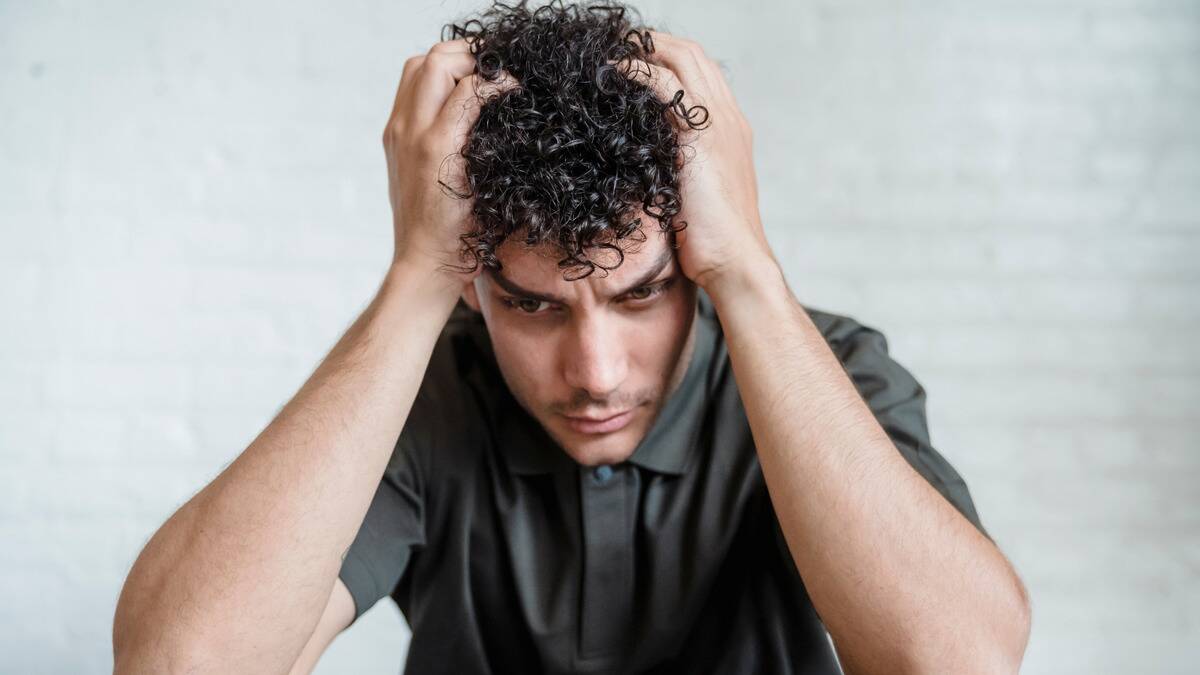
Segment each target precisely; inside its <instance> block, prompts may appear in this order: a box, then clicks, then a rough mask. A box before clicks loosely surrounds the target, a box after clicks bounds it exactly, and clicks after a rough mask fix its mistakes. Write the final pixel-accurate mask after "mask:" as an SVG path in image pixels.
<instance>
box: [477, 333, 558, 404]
mask: <svg viewBox="0 0 1200 675" xmlns="http://www.w3.org/2000/svg"><path fill="white" fill-rule="evenodd" d="M498 328H499V327H498ZM492 349H493V350H494V351H495V352H496V362H497V364H498V365H499V366H500V371H501V373H503V375H504V379H505V381H506V382H507V383H508V387H509V389H511V390H512V391H513V393H515V394H516V395H517V398H518V399H520V400H522V401H524V402H526V403H527V404H534V405H539V404H545V403H546V398H547V395H546V392H545V391H543V390H544V389H545V387H546V385H547V384H548V383H550V382H552V376H553V372H552V371H553V363H554V360H553V359H552V358H549V357H551V356H552V350H553V347H552V343H551V341H550V340H549V339H547V338H546V337H544V336H539V335H538V334H536V333H528V332H523V331H516V330H508V329H504V328H499V330H496V331H495V332H494V333H493V334H492Z"/></svg>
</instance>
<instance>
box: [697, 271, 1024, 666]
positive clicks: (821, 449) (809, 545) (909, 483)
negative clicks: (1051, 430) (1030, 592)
mask: <svg viewBox="0 0 1200 675" xmlns="http://www.w3.org/2000/svg"><path fill="white" fill-rule="evenodd" d="M747 269H748V270H750V269H752V270H754V271H753V272H749V271H747V272H746V273H744V274H742V275H740V278H738V279H737V280H735V281H732V282H731V283H725V282H730V279H727V278H721V279H720V280H719V281H718V279H716V278H714V279H713V280H712V281H713V284H712V285H711V290H709V292H710V294H711V295H712V297H713V302H714V305H715V306H716V308H717V313H718V315H719V316H720V317H721V322H722V324H723V326H724V327H725V335H726V340H727V342H728V344H729V355H730V361H731V363H732V366H733V371H734V377H735V378H736V379H737V383H738V390H739V391H740V392H741V394H742V400H743V402H744V403H745V407H746V414H747V417H748V418H749V421H750V428H751V431H752V433H753V435H754V443H755V446H756V447H757V449H758V456H759V462H760V463H761V465H762V469H763V476H764V478H765V479H766V483H767V489H768V492H769V493H770V496H771V502H772V504H773V505H774V507H775V513H776V515H777V517H778V519H779V524H780V527H781V528H782V530H783V533H784V536H785V538H786V539H787V543H788V548H789V549H790V550H791V553H792V557H793V559H794V560H795V562H796V568H797V569H798V570H799V572H800V575H801V576H802V577H803V578H804V583H805V586H806V588H807V590H808V593H809V595H810V597H811V598H812V601H813V605H814V606H815V607H816V609H817V611H818V612H819V613H820V615H821V619H822V620H823V621H824V622H825V625H826V627H827V628H828V629H829V632H830V634H831V635H832V636H833V639H834V644H835V645H836V647H837V650H838V655H839V657H840V658H841V660H842V665H843V667H844V668H845V670H846V672H847V673H933V672H937V673H952V672H953V673H1015V672H1017V669H1018V667H1019V666H1020V663H1021V659H1022V655H1023V654H1024V650H1025V644H1026V641H1027V640H1028V637H1029V606H1028V599H1027V597H1026V595H1025V589H1024V587H1023V585H1022V584H1021V581H1020V579H1019V578H1018V577H1017V574H1016V572H1015V571H1014V570H1013V569H1012V567H1011V566H1010V565H1009V563H1008V561H1007V560H1006V559H1005V558H1004V556H1003V555H1002V554H1001V553H1000V551H999V549H997V548H996V546H995V545H994V544H993V543H992V542H991V541H990V540H988V538H987V537H985V536H984V535H983V534H981V533H980V532H979V530H977V529H976V528H975V527H974V526H973V525H971V523H970V522H969V521H967V519H966V518H965V517H963V516H962V514H960V513H959V512H958V511H957V510H956V509H955V508H954V507H953V506H952V505H951V504H950V503H949V502H948V501H947V500H946V499H945V498H944V497H942V495H941V494H939V493H938V492H937V490H936V489H934V488H933V486H931V485H930V484H929V482H928V481H926V480H925V479H924V478H922V477H921V475H920V474H918V473H917V472H916V470H915V469H913V467H912V466H911V465H909V463H908V462H907V461H906V460H905V459H904V458H903V457H902V456H901V454H900V453H899V452H898V451H897V449H896V447H895V445H894V444H893V443H892V441H891V439H890V438H889V437H888V435H887V432H886V431H885V430H884V429H883V428H882V427H881V426H880V424H879V422H878V421H877V420H876V419H875V416H874V414H873V413H872V412H871V410H870V408H869V407H868V406H867V404H866V402H865V401H864V400H863V399H862V397H861V396H860V395H859V393H858V391H857V389H856V388H855V386H854V383H853V382H852V381H851V380H850V378H849V377H848V376H847V374H846V372H845V371H844V369H843V368H842V367H841V365H840V363H839V361H838V360H837V356H836V355H835V354H834V353H833V352H832V351H831V350H830V348H829V346H828V344H827V343H826V342H825V340H824V338H823V337H822V335H821V333H820V331H819V330H818V329H817V327H816V326H815V325H814V324H813V323H812V320H811V319H810V318H809V316H808V314H807V313H806V312H805V311H804V308H803V307H801V305H800V304H799V303H798V302H796V300H795V299H794V298H793V296H792V295H791V292H790V290H788V289H787V286H786V284H785V283H784V281H783V277H782V274H781V273H779V271H778V268H777V267H776V266H775V265H774V264H773V263H772V262H771V261H769V260H763V261H760V262H757V263H755V264H754V265H752V266H748V267H747Z"/></svg>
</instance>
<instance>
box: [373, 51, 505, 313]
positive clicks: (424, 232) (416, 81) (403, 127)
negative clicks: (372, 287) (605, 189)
mask: <svg viewBox="0 0 1200 675" xmlns="http://www.w3.org/2000/svg"><path fill="white" fill-rule="evenodd" d="M474 70H475V57H474V56H473V55H472V54H471V52H470V48H469V46H468V45H467V42H466V41H465V40H461V39H460V40H448V41H445V42H439V43H437V44H436V45H434V46H433V48H431V49H430V50H429V52H428V53H426V54H423V55H420V56H414V57H412V58H410V59H408V60H407V61H406V62H405V63H404V72H403V75H402V76H401V78H400V86H399V88H398V89H397V91H396V101H395V104H394V105H393V107H392V114H391V116H390V118H389V119H388V123H387V127H386V128H385V129H384V132H383V148H384V152H385V154H386V155H387V166H388V192H389V197H390V199H391V204H392V220H393V226H394V228H395V254H394V256H393V265H404V266H417V267H418V268H419V269H424V270H428V271H429V273H430V274H435V275H439V276H438V278H441V279H444V280H445V281H446V284H447V285H448V287H450V288H453V289H454V290H455V291H458V290H461V288H462V287H463V286H464V285H465V284H467V283H468V282H470V281H471V280H473V279H474V278H475V277H476V276H478V275H479V273H480V272H481V271H482V267H480V266H476V269H475V270H474V271H472V272H464V271H462V269H463V268H466V267H470V266H471V263H472V261H470V260H468V259H464V256H462V255H461V251H462V242H461V240H460V237H461V236H462V235H463V234H464V233H465V232H466V231H467V229H468V224H469V222H470V218H471V201H470V200H469V199H462V198H458V197H455V196H454V195H452V194H447V193H446V190H445V189H444V188H443V187H442V185H441V184H440V183H439V180H440V181H441V182H444V183H446V184H447V185H449V186H450V187H451V188H453V189H454V190H455V191H457V192H460V193H464V192H466V191H467V189H466V179H465V176H464V173H463V158H462V156H461V155H460V154H459V151H460V150H461V148H462V146H463V144H464V143H465V142H466V139H467V136H468V134H469V133H470V130H471V127H472V126H473V125H474V124H475V121H476V120H477V119H478V118H479V108H480V105H481V103H482V101H484V100H486V99H487V98H488V97H489V96H490V95H492V94H496V93H499V92H501V91H503V90H505V89H507V88H510V87H512V86H515V84H516V82H515V80H514V79H513V78H512V76H511V75H508V74H507V73H504V74H503V77H502V78H501V79H499V80H497V81H495V82H488V81H487V80H485V79H483V78H482V77H481V76H480V75H479V74H477V73H474V72H473V71H474Z"/></svg>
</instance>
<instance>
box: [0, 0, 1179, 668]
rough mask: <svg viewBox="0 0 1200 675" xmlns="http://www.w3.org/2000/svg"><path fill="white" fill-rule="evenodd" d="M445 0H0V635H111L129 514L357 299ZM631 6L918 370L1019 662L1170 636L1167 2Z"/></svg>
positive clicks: (805, 258) (142, 513)
mask: <svg viewBox="0 0 1200 675" xmlns="http://www.w3.org/2000/svg"><path fill="white" fill-rule="evenodd" d="M247 5H250V6H247ZM905 5H909V6H905ZM475 6H477V5H476V4H475V3H465V2H456V3H435V2H423V3H419V4H418V3H411V2H405V3H401V2H387V3H385V2H359V3H337V4H336V5H334V4H333V3H317V2H302V3H286V4H279V3H257V4H250V3H235V2H224V3H217V2H205V3H191V5H190V6H181V5H180V3H154V2H148V1H146V2H126V3H82V2H76V3H40V2H39V3H35V2H22V1H20V0H9V1H8V2H2V1H0V228H2V234H3V237H2V238H0V476H2V477H3V490H0V597H2V598H3V601H2V602H0V672H5V673H9V672H12V673H102V672H109V671H110V670H111V655H110V647H109V631H110V625H111V617H112V612H113V608H114V604H115V599H116V594H117V592H118V590H119V588H120V584H121V582H122V580H123V578H124V575H125V573H126V571H127V570H128V566H129V565H130V564H131V563H132V561H133V558H134V556H135V555H136V553H137V551H138V550H139V549H140V547H141V546H142V544H143V543H144V542H145V540H146V538H147V537H148V536H149V535H150V534H151V532H152V531H153V530H154V528H155V527H156V526H157V525H158V524H160V523H161V522H162V521H163V520H164V519H165V518H166V517H167V516H168V515H169V514H170V513H171V512H172V511H173V510H174V509H175V508H176V507H177V506H178V505H179V504H181V503H182V502H183V501H184V500H186V499H187V498H188V497H189V496H190V495H191V494H192V493H193V492H195V491H196V490H197V489H199V488H200V487H201V486H202V485H203V484H204V483H205V482H207V481H208V480H210V479H211V478H212V477H213V476H214V475H215V474H216V473H217V472H219V471H220V470H221V468H222V467H223V466H224V465H225V464H226V463H227V462H229V461H230V460H231V459H232V458H233V457H234V456H236V454H237V453H238V452H239V451H240V450H241V449H242V448H244V447H245V445H246V444H247V443H249V442H250V440H252V439H253V437H254V436H255V435H256V434H257V433H258V431H259V430H261V428H262V427H263V426H264V425H265V424H266V423H267V422H269V421H270V419H271V417H272V416H273V415H274V413H275V412H276V411H277V410H278V409H279V407H280V406H281V405H282V404H283V403H284V402H285V401H286V400H287V398H288V397H290V396H291V395H292V394H293V393H294V392H295V390H296V388H297V387H298V386H299V385H300V384H301V383H302V382H303V381H304V379H305V378H306V377H307V376H308V374H309V373H310V372H311V371H312V369H313V368H314V367H315V366H316V363H317V362H318V361H319V359H320V358H321V357H322V356H324V354H325V352H326V350H327V349H328V348H329V347H330V346H331V345H332V344H333V342H334V341H335V340H336V339H337V337H338V336H339V335H340V334H341V332H342V330H344V328H345V327H346V325H348V323H349V322H350V321H351V320H352V319H353V318H354V316H356V315H357V313H358V312H359V311H360V310H361V309H362V307H363V306H364V305H365V304H366V302H367V301H368V300H369V299H370V295H371V293H372V292H373V291H374V289H375V286H376V284H377V283H378V279H379V275H380V274H381V273H382V270H383V268H384V265H385V264H386V262H387V260H388V259H389V254H390V246H391V239H390V231H389V223H390V219H389V212H388V206H387V199H386V192H385V185H386V179H385V176H384V173H383V157H382V152H381V149H380V146H379V134H380V132H381V130H382V124H383V122H384V120H385V118H386V115H387V113H388V111H389V110H390V107H391V102H392V98H393V94H394V89H395V84H396V81H397V78H398V76H399V72H400V66H401V64H402V62H403V60H404V58H406V57H407V56H408V55H410V54H412V53H414V52H416V51H418V50H420V49H423V48H425V47H427V46H428V44H429V43H430V41H431V40H433V39H436V37H437V36H438V35H439V29H440V26H441V23H442V22H444V21H445V20H447V19H449V18H452V17H454V16H456V15H457V14H458V13H459V12H460V11H461V10H464V9H468V8H472V7H475ZM643 7H644V8H645V9H646V13H647V16H648V17H649V18H651V19H653V20H659V21H661V25H662V26H663V27H664V28H666V29H668V30H674V31H676V32H679V33H683V34H687V35H691V36H693V37H695V38H697V39H699V40H700V41H701V42H702V43H704V44H705V45H706V47H707V48H708V50H709V52H710V53H711V54H713V55H714V56H716V57H717V58H719V59H721V60H723V61H724V63H725V65H726V66H727V68H728V72H729V77H730V79H731V82H732V84H733V87H734V88H735V91H736V92H737V94H738V96H739V98H740V100H741V103H742V106H743V108H744V109H745V110H746V112H747V115H748V116H749V117H750V119H751V121H752V122H753V124H754V125H755V128H756V137H757V139H758V149H757V150H758V171H759V178H760V183H761V193H762V207H763V213H764V216H765V219H766V222H767V226H768V228H769V235H770V237H771V240H772V242H773V243H774V245H775V247H776V249H777V251H778V253H779V256H780V258H782V259H784V260H786V261H787V272H788V277H789V279H790V280H791V282H792V285H793V287H794V288H795V289H796V291H797V293H798V294H799V295H800V296H801V299H802V300H803V301H804V302H807V303H809V304H811V305H814V306H817V307H820V308H824V309H830V310H833V311H838V312H842V313H847V314H850V315H852V316H855V317H856V318H858V319H860V320H861V321H864V322H866V323H868V324H870V325H873V326H876V327H878V328H880V329H882V330H883V331H884V332H885V333H886V334H887V336H888V338H889V343H890V345H891V347H892V352H893V354H894V355H895V356H896V357H897V358H898V359H899V360H900V361H901V362H902V363H904V364H905V365H906V366H908V367H909V368H910V369H911V370H912V371H913V372H914V373H915V374H916V375H917V377H918V378H919V379H920V380H921V381H922V382H923V383H924V384H925V386H926V389H927V390H928V392H929V414H930V424H931V429H932V433H933V437H934V443H935V445H936V446H937V447H938V448H939V449H940V450H941V451H942V452H943V453H945V454H946V455H947V456H948V457H949V458H950V459H951V460H952V461H953V462H954V464H955V465H956V466H957V467H958V468H959V469H960V471H961V472H962V473H963V474H964V475H965V477H966V478H967V480H968V482H969V484H970V486H971V489H972V491H973V492H974V494H975V497H976V500H977V502H978V506H979V510H980V512H981V514H982V517H983V519H984V522H985V524H986V525H987V526H988V528H989V530H990V531H991V532H992V533H993V534H994V535H995V537H996V538H997V540H998V541H999V542H1000V543H1001V544H1002V546H1003V547H1004V549H1005V551H1006V552H1007V553H1008V554H1009V555H1010V557H1011V558H1012V559H1013V561H1014V563H1015V564H1016V566H1017V567H1018V569H1019V571H1020V572H1021V573H1022V575H1023V576H1024V578H1025V580H1026V581H1027V583H1028V585H1029V587H1030V590H1031V592H1032V595H1033V601H1034V610H1035V611H1034V633H1033V639H1032V642H1031V644H1030V648H1029V652H1028V654H1027V658H1026V668H1025V671H1024V672H1027V673H1055V674H1058V673H1089V674H1090V673H1127V672H1156V673H1184V672H1189V671H1193V670H1194V668H1195V665H1194V664H1195V663H1196V659H1197V658H1200V614H1198V613H1197V610H1196V608H1197V607H1200V578H1198V577H1200V487H1197V486H1200V412H1198V408H1200V356H1198V355H1197V352H1196V348H1197V346H1198V345H1200V263H1198V262H1197V260H1198V259H1200V204H1198V202H1197V199H1198V196H1200V122H1198V120H1200V4H1197V3H1196V2H1194V1H1184V0H1178V1H1174V2H1166V1H1163V2H1154V1H1150V0H1105V1H1102V2H1101V1H1097V2H1090V3H1088V2H1020V3H1018V2H1005V3H1001V4H997V3H985V2H963V1H962V0H958V1H951V0H938V1H936V2H921V3H906V4H897V3H886V2H868V1H865V0H864V1H855V2H844V1H838V2H833V1H830V2H824V3H816V2H784V1H782V0H779V1H776V2H763V3H727V2H716V1H712V2H689V3H666V2H653V3H647V4H644V5H643ZM398 616H399V615H398V613H397V612H396V611H395V609H394V607H391V606H390V604H389V603H381V605H380V606H379V608H378V609H376V610H374V611H373V612H372V613H371V614H370V615H368V616H367V617H365V618H364V620H363V621H362V622H361V623H360V624H359V625H357V626H356V627H355V628H354V629H353V630H351V631H350V632H349V633H348V634H346V635H344V636H342V637H341V638H339V640H338V641H337V642H336V643H335V645H334V647H333V648H332V650H331V652H330V654H329V655H328V656H327V657H326V659H325V660H324V661H323V663H322V666H321V672H325V673H339V672H355V673H395V672H398V670H399V668H400V664H401V661H402V652H403V648H404V645H405V644H406V640H407V636H406V633H405V632H404V629H403V628H402V625H401V623H400V621H399V619H398Z"/></svg>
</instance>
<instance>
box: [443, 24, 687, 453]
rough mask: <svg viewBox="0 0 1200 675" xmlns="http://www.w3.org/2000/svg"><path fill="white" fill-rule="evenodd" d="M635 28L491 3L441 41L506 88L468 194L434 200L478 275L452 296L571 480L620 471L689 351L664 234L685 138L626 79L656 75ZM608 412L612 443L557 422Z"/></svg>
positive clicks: (645, 91)
mask: <svg viewBox="0 0 1200 675" xmlns="http://www.w3.org/2000/svg"><path fill="white" fill-rule="evenodd" d="M636 16H637V15H636V12H635V11H634V10H632V9H630V8H628V7H624V6H621V5H619V4H615V3H604V4H603V5H600V4H593V5H586V6H580V5H565V6H564V5H562V4H561V3H557V2H554V3H551V4H549V5H545V6H541V7H537V8H534V9H530V8H528V7H527V6H526V3H525V2H521V3H520V4H518V5H516V6H510V5H504V4H499V3H497V4H495V5H494V6H492V7H490V8H488V9H486V10H484V11H483V12H482V13H480V14H479V15H477V17H475V18H471V19H469V20H466V21H464V22H462V23H461V24H451V25H449V26H448V27H447V28H448V29H449V30H448V33H449V34H448V35H446V36H445V37H448V38H465V39H466V40H467V42H468V43H469V44H470V46H471V51H472V53H473V54H474V55H475V58H476V64H477V68H478V72H479V73H481V74H482V75H483V77H484V78H485V79H488V80H493V79H495V78H498V77H499V76H500V75H501V74H502V73H505V72H506V73H508V74H509V75H511V76H512V77H513V78H514V79H515V81H516V82H517V86H516V87H514V88H512V89H510V90H507V91H505V92H504V93H502V94H499V95H497V96H494V97H491V98H489V99H488V100H487V101H486V102H484V104H483V105H482V107H481V109H480V113H479V119H478V121H477V122H476V123H475V125H474V126H473V127H472V129H471V132H470V135H469V137H468V138H467V139H466V142H465V144H464V145H463V147H462V150H461V155H462V159H463V162H462V165H463V166H464V174H465V179H466V186H465V189H461V188H459V187H451V186H447V187H449V188H450V189H451V190H453V193H454V194H456V195H457V196H460V197H462V198H470V199H471V200H472V216H473V222H472V225H473V229H471V230H470V231H469V232H467V233H466V234H464V235H463V237H462V242H463V252H464V254H465V256H466V257H467V259H473V260H474V262H475V264H476V265H483V266H484V267H485V270H484V273H483V274H481V275H479V276H478V277H477V278H476V279H475V281H474V282H473V283H472V284H471V285H469V286H468V287H467V289H466V291H465V292H464V296H463V297H464V300H465V301H466V302H467V303H468V304H469V305H471V306H472V307H474V308H475V309H476V310H477V311H480V312H482V314H483V317H484V320H485V321H486V322H487V326H488V331H489V334H490V335H491V338H492V344H493V346H494V348H495V352H496V357H497V360H498V362H499V366H500V369H501V371H502V373H503V375H504V378H505V380H506V382H507V384H508V386H509V388H510V389H511V390H512V392H513V394H514V396H515V397H516V398H517V400H518V401H519V402H520V403H521V405H522V406H523V407H524V408H525V409H526V410H528V411H529V413H530V414H531V415H532V416H533V417H534V418H536V419H537V420H538V421H539V422H540V423H541V424H542V426H543V427H544V428H545V429H546V431H547V432H548V433H549V434H550V436H551V437H552V438H554V439H555V440H556V441H557V442H558V443H559V444H560V445H561V446H562V447H563V448H564V449H565V450H566V451H567V453H568V454H569V455H570V456H571V457H572V458H574V459H575V460H576V461H578V462H580V463H583V464H598V463H613V462H619V461H622V460H624V459H626V458H627V457H628V456H629V455H630V454H632V452H633V451H634V450H635V449H636V447H637V444H638V443H639V442H640V441H641V439H642V438H643V437H644V436H645V435H646V433H647V432H648V431H649V430H650V427H651V425H652V423H653V422H654V420H655V418H656V417H657V414H658V412H659V411H660V410H661V408H662V406H663V405H664V404H665V402H666V400H667V399H668V397H669V396H670V394H671V393H672V392H673V391H674V389H675V387H676V386H677V385H678V383H679V382H680V381H681V380H682V378H683V375H684V374H685V373H686V369H687V364H688V362H689V359H690V355H691V350H692V335H693V331H692V324H693V319H694V318H695V316H696V292H697V291H696V286H695V285H694V284H693V283H692V282H691V281H690V280H688V279H687V278H686V277H685V276H684V275H683V274H682V272H681V271H680V269H679V265H678V262H677V260H676V256H675V247H674V243H675V238H674V233H675V231H677V230H679V229H682V228H683V227H685V226H686V224H685V223H676V222H675V216H676V215H678V213H679V211H680V197H679V179H680V173H681V170H682V168H683V160H682V156H681V146H680V143H679V140H680V132H681V131H682V130H683V129H684V128H685V127H691V128H695V127H693V125H692V122H691V118H690V115H688V114H687V111H685V110H683V109H681V107H680V106H679V104H678V97H676V100H675V101H663V100H661V99H660V98H658V96H657V95H656V93H655V92H654V91H653V90H652V89H651V88H650V87H649V86H648V85H647V83H646V82H645V80H644V78H643V79H641V80H639V79H638V78H637V77H635V75H634V74H632V69H631V66H630V64H631V63H633V61H632V60H641V61H646V62H653V56H652V54H653V44H652V42H651V40H650V38H649V35H648V34H647V33H646V32H645V31H646V30H648V29H647V27H645V26H641V25H640V22H638V21H637V20H636ZM616 413H627V414H626V415H624V416H623V418H622V419H620V420H617V421H616V422H615V423H612V424H611V425H609V426H614V427H615V426H619V427H620V428H619V429H615V430H610V429H606V428H604V426H603V425H596V424H592V425H587V424H579V423H575V422H572V420H570V419H569V417H572V416H574V417H587V418H605V417H610V416H612V415H613V414H616ZM589 426H590V427H592V428H588V427H589Z"/></svg>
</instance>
